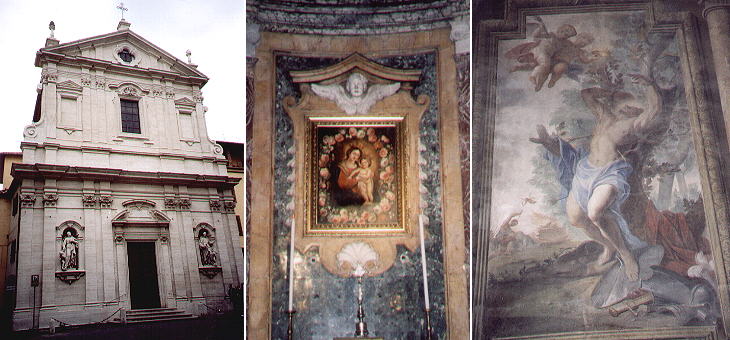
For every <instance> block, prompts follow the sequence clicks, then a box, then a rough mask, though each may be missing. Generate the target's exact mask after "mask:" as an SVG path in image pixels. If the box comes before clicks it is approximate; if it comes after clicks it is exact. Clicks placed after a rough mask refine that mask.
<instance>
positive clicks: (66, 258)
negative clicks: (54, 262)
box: [59, 230, 79, 271]
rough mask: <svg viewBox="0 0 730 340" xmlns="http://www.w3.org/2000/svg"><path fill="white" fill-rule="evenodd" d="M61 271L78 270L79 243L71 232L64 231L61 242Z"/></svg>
mask: <svg viewBox="0 0 730 340" xmlns="http://www.w3.org/2000/svg"><path fill="white" fill-rule="evenodd" d="M59 257H60V259H61V270H63V271H66V270H68V269H69V268H73V269H79V241H77V240H76V237H74V235H73V233H72V232H71V230H66V232H65V233H64V236H63V239H62V240H61V251H60V252H59Z"/></svg>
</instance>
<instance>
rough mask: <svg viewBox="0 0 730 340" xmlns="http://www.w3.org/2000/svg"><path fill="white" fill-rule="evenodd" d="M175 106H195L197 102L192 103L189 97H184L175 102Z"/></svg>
mask: <svg viewBox="0 0 730 340" xmlns="http://www.w3.org/2000/svg"><path fill="white" fill-rule="evenodd" d="M175 106H192V107H194V106H195V102H194V101H192V100H191V99H190V98H188V97H182V98H180V99H177V100H175Z"/></svg>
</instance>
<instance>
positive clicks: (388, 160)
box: [380, 157, 390, 167]
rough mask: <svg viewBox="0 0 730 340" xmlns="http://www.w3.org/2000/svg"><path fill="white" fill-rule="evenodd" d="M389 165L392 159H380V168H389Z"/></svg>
mask: <svg viewBox="0 0 730 340" xmlns="http://www.w3.org/2000/svg"><path fill="white" fill-rule="evenodd" d="M388 164H390V158H388V157H385V158H381V159H380V166H381V167H385V166H387V165H388Z"/></svg>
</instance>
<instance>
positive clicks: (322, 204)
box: [318, 196, 327, 207]
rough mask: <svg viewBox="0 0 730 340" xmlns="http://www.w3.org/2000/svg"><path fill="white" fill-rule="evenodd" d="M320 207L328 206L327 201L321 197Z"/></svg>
mask: <svg viewBox="0 0 730 340" xmlns="http://www.w3.org/2000/svg"><path fill="white" fill-rule="evenodd" d="M318 203H319V206H320V207H324V205H325V204H327V200H326V199H325V198H324V197H321V196H320V197H319V202H318Z"/></svg>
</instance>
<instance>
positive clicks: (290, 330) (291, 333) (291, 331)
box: [286, 310, 296, 340]
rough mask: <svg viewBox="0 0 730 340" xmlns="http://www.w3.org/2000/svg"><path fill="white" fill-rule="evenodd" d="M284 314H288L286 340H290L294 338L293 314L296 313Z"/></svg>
mask: <svg viewBox="0 0 730 340" xmlns="http://www.w3.org/2000/svg"><path fill="white" fill-rule="evenodd" d="M286 313H287V314H289V326H288V327H287V329H286V338H287V340H292V338H293V336H294V313H296V311H293V310H288V311H287V312H286Z"/></svg>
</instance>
